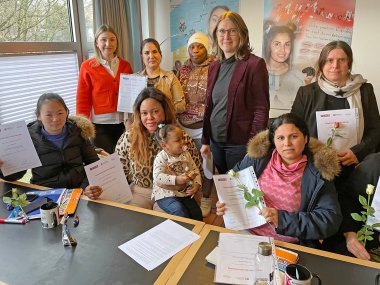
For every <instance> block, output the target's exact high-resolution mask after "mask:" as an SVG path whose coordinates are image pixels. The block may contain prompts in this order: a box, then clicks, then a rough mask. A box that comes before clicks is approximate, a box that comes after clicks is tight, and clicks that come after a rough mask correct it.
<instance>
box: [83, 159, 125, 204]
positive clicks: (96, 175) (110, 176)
mask: <svg viewBox="0 0 380 285" xmlns="http://www.w3.org/2000/svg"><path fill="white" fill-rule="evenodd" d="M84 170H85V171H86V174H87V178H88V181H89V183H90V185H97V186H100V187H102V189H103V193H102V195H100V199H104V200H110V201H114V202H119V203H126V202H128V201H130V200H131V199H132V192H131V188H130V187H129V184H128V181H127V178H126V177H125V174H124V171H123V166H122V165H121V162H120V159H119V156H118V155H117V153H113V154H110V155H109V156H106V157H104V158H102V159H100V160H98V161H95V162H94V163H91V164H89V165H86V166H85V167H84Z"/></svg>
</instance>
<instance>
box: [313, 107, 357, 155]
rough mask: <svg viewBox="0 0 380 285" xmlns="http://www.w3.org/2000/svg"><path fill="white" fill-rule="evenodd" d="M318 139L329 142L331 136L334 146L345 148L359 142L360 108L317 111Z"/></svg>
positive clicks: (340, 148) (337, 148)
mask: <svg viewBox="0 0 380 285" xmlns="http://www.w3.org/2000/svg"><path fill="white" fill-rule="evenodd" d="M316 117H317V130H318V139H319V140H320V141H322V142H323V143H327V140H329V138H330V139H331V140H332V144H331V145H332V146H333V147H334V148H335V149H336V150H338V151H341V150H344V149H347V148H350V147H352V146H354V145H357V144H358V133H359V132H358V126H359V115H358V109H357V108H354V109H341V110H330V111H319V112H316Z"/></svg>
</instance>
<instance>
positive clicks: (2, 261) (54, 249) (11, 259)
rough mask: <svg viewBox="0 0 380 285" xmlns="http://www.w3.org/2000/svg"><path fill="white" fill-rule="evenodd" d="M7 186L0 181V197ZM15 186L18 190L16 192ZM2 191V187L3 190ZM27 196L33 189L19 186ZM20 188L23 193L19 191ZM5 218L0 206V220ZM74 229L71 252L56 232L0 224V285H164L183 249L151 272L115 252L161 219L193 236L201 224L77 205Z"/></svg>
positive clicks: (99, 204)
mask: <svg viewBox="0 0 380 285" xmlns="http://www.w3.org/2000/svg"><path fill="white" fill-rule="evenodd" d="M10 185H11V184H7V183H6V185H5V184H4V182H3V181H0V196H2V194H4V191H5V190H8V189H9V186H10ZM20 185H21V186H20ZM4 186H7V187H8V188H7V187H4ZM17 187H19V188H20V190H21V188H22V189H24V190H28V188H30V189H34V188H35V187H34V186H33V185H30V184H23V183H21V184H19V183H17ZM23 187H26V188H23ZM8 214H9V212H8V211H6V209H5V204H4V203H2V202H1V203H0V217H6V215H8ZM77 214H78V216H79V217H80V224H79V226H78V227H77V228H73V227H72V222H71V221H69V223H68V224H69V228H70V231H71V234H72V235H73V236H74V237H75V238H76V239H77V241H78V245H77V246H76V247H64V246H63V244H62V241H61V233H62V230H61V226H59V227H57V228H54V229H42V226H41V221H40V220H32V221H30V222H29V223H27V224H26V225H21V224H0V253H1V254H0V256H1V258H0V284H1V281H2V282H5V283H9V284H12V285H18V284H54V285H58V284H165V283H166V281H167V279H168V278H169V277H170V276H171V275H172V271H174V269H175V267H176V266H177V265H178V264H179V262H180V260H182V258H183V257H184V255H185V253H186V252H187V250H188V249H189V247H187V248H185V249H183V250H182V251H180V252H179V253H177V254H176V255H175V256H174V257H173V258H171V259H170V260H169V261H167V262H165V263H163V264H161V265H160V266H159V267H157V268H156V269H154V270H152V271H147V270H146V269H145V268H143V267H142V266H140V265H139V264H138V263H136V262H135V261H134V260H133V259H131V258H130V257H129V256H128V255H126V254H125V253H124V252H122V251H121V250H120V249H118V246H119V245H121V244H123V243H125V242H126V241H128V240H130V239H132V238H134V237H136V236H138V235H140V234H142V233H144V232H145V231H147V230H149V229H151V228H152V227H154V226H156V225H158V224H159V223H161V222H163V221H165V220H166V219H171V220H173V221H175V222H177V223H179V224H180V225H182V226H184V227H185V228H187V229H189V230H192V231H193V232H195V233H199V232H200V231H201V229H202V228H203V226H204V223H203V222H199V221H194V220H190V219H185V218H181V217H176V216H172V215H168V214H165V213H161V212H155V211H151V210H146V209H142V208H137V207H134V206H128V205H125V204H119V203H114V202H105V201H89V200H88V199H87V198H83V199H81V200H80V202H79V205H78V208H77Z"/></svg>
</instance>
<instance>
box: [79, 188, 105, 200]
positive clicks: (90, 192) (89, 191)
mask: <svg viewBox="0 0 380 285" xmlns="http://www.w3.org/2000/svg"><path fill="white" fill-rule="evenodd" d="M102 193H103V190H102V188H101V187H100V186H94V185H88V186H87V187H86V189H84V192H83V194H84V195H86V196H87V197H88V198H90V199H92V200H96V199H98V198H99V196H100V195H101V194H102Z"/></svg>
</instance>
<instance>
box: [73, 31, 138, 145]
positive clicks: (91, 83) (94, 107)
mask: <svg viewBox="0 0 380 285" xmlns="http://www.w3.org/2000/svg"><path fill="white" fill-rule="evenodd" d="M94 49H95V56H94V57H93V58H90V59H88V60H86V61H85V62H83V64H82V66H81V69H80V73H79V80H78V90H77V105H76V112H77V114H81V115H85V116H86V117H88V118H90V119H91V121H92V122H93V123H94V125H95V129H96V137H95V140H94V144H95V146H97V147H101V148H103V149H104V150H106V151H107V152H109V153H112V152H114V150H115V145H116V143H117V140H118V139H119V137H120V136H121V134H122V133H123V132H124V113H122V112H117V101H118V92H119V82H120V73H127V74H131V73H133V71H132V68H131V65H130V64H129V62H128V61H126V60H123V59H121V58H120V57H119V56H118V54H119V39H118V37H117V35H116V33H115V31H114V29H113V28H112V27H110V26H109V25H102V26H100V28H99V29H98V30H97V31H96V33H95V40H94Z"/></svg>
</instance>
